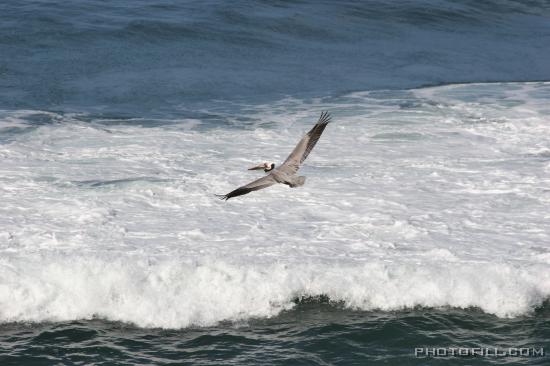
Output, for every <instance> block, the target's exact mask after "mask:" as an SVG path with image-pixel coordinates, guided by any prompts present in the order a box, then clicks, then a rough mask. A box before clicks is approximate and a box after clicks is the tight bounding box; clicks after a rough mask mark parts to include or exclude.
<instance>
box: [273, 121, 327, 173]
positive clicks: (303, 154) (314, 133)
mask: <svg viewBox="0 0 550 366" xmlns="http://www.w3.org/2000/svg"><path fill="white" fill-rule="evenodd" d="M329 122H330V114H328V112H323V113H321V117H319V120H318V121H317V123H316V124H315V126H313V128H312V129H311V130H309V132H308V133H307V134H306V135H305V136H304V137H302V139H301V140H300V142H298V145H296V147H295V148H294V150H292V152H291V153H290V155H289V156H288V158H286V160H285V162H284V163H283V164H282V165H281V167H280V168H279V169H283V170H285V171H286V172H287V173H291V174H294V173H296V172H297V171H298V169H299V168H300V164H302V163H303V162H304V160H306V158H307V156H308V155H309V153H310V152H311V150H313V147H314V146H315V144H316V143H317V141H319V138H320V137H321V134H322V133H323V131H324V130H325V127H327V124H328V123H329Z"/></svg>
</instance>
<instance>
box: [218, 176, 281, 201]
mask: <svg viewBox="0 0 550 366" xmlns="http://www.w3.org/2000/svg"><path fill="white" fill-rule="evenodd" d="M275 183H277V182H276V181H275V179H274V178H273V176H272V175H271V174H269V175H266V176H265V177H262V178H260V179H256V180H255V181H253V182H250V183H248V184H247V185H245V186H242V187H239V188H237V189H235V190H233V191H231V192H229V193H228V194H218V195H216V196H218V197H219V198H220V199H222V200H228V199H230V198H233V197H237V196H242V195H243V194H247V193H250V192H252V191H257V190H260V189H264V188H267V187H269V186H272V185H274V184H275Z"/></svg>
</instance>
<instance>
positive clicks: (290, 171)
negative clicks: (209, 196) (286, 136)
mask: <svg viewBox="0 0 550 366" xmlns="http://www.w3.org/2000/svg"><path fill="white" fill-rule="evenodd" d="M330 119H331V117H330V115H329V114H328V112H322V113H321V117H319V120H318V121H317V123H316V124H315V126H313V128H312V129H311V130H310V131H309V132H308V133H307V134H306V135H305V136H304V137H302V139H301V140H300V142H298V145H296V147H295V148H294V150H292V152H291V153H290V155H289V156H288V158H286V160H285V161H284V163H283V164H282V165H281V166H279V167H277V168H276V167H275V163H270V162H265V163H261V164H259V165H257V166H254V167H252V168H249V169H248V170H263V171H264V172H266V173H269V174H268V175H266V176H265V177H263V178H260V179H257V180H255V181H253V182H250V183H248V184H247V185H245V186H242V187H239V188H237V189H235V190H233V191H231V192H229V193H228V194H224V195H216V196H218V197H219V198H220V199H222V200H228V199H230V198H233V197H237V196H241V195H243V194H247V193H250V192H252V191H257V190H260V189H264V188H267V187H270V186H272V185H274V184H277V183H282V184H286V185H287V186H289V187H291V188H295V187H300V186H303V185H304V183H305V181H306V177H304V176H298V175H297V174H296V173H297V172H298V169H300V165H301V164H302V163H303V162H304V160H306V158H307V156H308V155H309V153H310V152H311V150H312V149H313V147H314V146H315V144H316V143H317V141H318V140H319V138H320V137H321V134H322V133H323V131H324V130H325V127H327V124H328V123H329V122H330Z"/></svg>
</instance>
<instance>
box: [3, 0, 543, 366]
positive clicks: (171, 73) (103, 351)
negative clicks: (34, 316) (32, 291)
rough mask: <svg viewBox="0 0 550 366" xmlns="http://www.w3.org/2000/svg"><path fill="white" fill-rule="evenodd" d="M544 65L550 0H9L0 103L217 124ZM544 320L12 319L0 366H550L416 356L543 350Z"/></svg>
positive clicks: (436, 315)
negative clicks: (167, 326)
mask: <svg viewBox="0 0 550 366" xmlns="http://www.w3.org/2000/svg"><path fill="white" fill-rule="evenodd" d="M549 65H550V1H542V0H541V1H535V0H532V1H497V0H486V1H476V0H460V1H443V0H441V1H438V0H419V1H406V0H400V1H255V2H252V1H226V2H224V1H220V0H216V1H176V0H162V1H143V0H136V1H128V0H113V1H100V0H90V1H82V0H74V1H30V0H29V1H12V0H8V1H2V2H1V3H0V109H2V110H8V111H10V110H21V109H29V110H43V111H54V112H56V113H59V114H60V115H63V114H67V113H70V112H78V113H86V115H85V116H83V117H82V118H81V119H80V120H81V121H85V120H86V118H90V119H92V118H96V117H98V116H99V117H101V118H106V119H109V120H114V121H115V122H116V121H118V120H121V119H123V120H124V121H126V123H133V122H132V120H131V119H130V118H132V117H137V118H161V120H160V121H163V120H162V118H167V119H170V118H179V117H193V118H199V119H201V120H203V121H204V120H209V121H211V123H214V124H215V123H218V119H217V118H216V113H217V111H220V110H223V111H227V110H231V109H232V108H236V107H235V106H239V108H242V106H243V105H244V106H246V105H257V104H259V103H270V102H273V101H277V100H280V99H281V98H285V97H293V98H302V99H303V98H318V97H324V96H333V97H334V96H336V97H337V96H339V95H343V94H345V93H347V92H349V91H356V90H375V89H378V90H383V89H407V88H415V87H419V86H426V85H439V84H447V83H456V82H494V81H495V82H496V81H533V80H550V66H549ZM37 115H38V114H37ZM37 118H38V117H37ZM51 118H52V117H51V115H45V116H44V119H40V118H39V119H37V120H36V125H40V124H49V123H54V122H55V121H52V120H51ZM141 121H142V122H140V123H143V120H141ZM156 121H157V122H154V121H152V122H151V124H153V123H158V120H156ZM136 123H137V122H136ZM161 123H162V122H161ZM219 123H223V121H221V120H220V121H219ZM239 123H242V125H246V121H245V120H243V121H240V122H239ZM0 164H1V161H0ZM136 306H139V304H136ZM549 319H550V313H549V311H548V305H545V306H543V307H542V308H540V309H538V310H537V311H536V312H535V314H529V315H526V316H524V317H518V318H513V319H503V318H497V317H495V316H493V315H489V314H485V313H483V312H481V311H479V310H476V309H470V310H458V309H439V310H435V309H430V310H423V309H416V310H408V311H403V312H396V313H388V312H386V313H384V312H360V311H351V310H344V309H342V308H340V307H339V306H335V305H332V304H327V303H325V302H322V301H321V302H312V303H304V304H299V305H298V307H297V308H296V309H295V310H292V311H288V312H285V313H283V314H281V315H279V316H277V317H274V318H271V319H251V320H250V321H249V322H247V323H246V324H231V323H227V324H219V325H217V326H215V327H208V328H192V329H175V330H174V329H172V330H161V329H143V328H137V327H134V326H132V325H131V324H121V323H113V322H108V321H105V320H101V319H96V320H82V321H74V322H63V323H37V324H20V323H4V324H0V365H2V366H3V365H54V364H56V365H61V364H63V365H68V364H81V365H88V364H97V365H112V364H120V365H133V364H159V365H160V364H163V365H171V364H173V365H180V364H190V365H200V364H204V365H216V364H233V365H254V364H274V365H275V364H276V365H332V364H335V365H366V364H387V365H426V364H429V365H440V364H441V365H443V364H444V365H483V364H494V365H499V364H510V365H516V364H528V365H547V364H550V361H549V359H548V357H505V358H480V357H467V358H416V357H414V348H415V347H422V346H433V347H452V346H462V347H484V346H488V347H502V348H505V347H545V350H546V353H549V352H550V325H549Z"/></svg>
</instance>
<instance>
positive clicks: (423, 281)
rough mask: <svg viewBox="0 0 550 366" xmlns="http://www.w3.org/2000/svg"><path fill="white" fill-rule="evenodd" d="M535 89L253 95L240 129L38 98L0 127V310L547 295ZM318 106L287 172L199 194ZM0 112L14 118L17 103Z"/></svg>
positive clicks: (549, 91) (469, 302)
mask: <svg viewBox="0 0 550 366" xmlns="http://www.w3.org/2000/svg"><path fill="white" fill-rule="evenodd" d="M549 95H550V84H548V83H521V84H517V83H516V84H473V85H453V86H447V87H438V88H428V89H421V90H413V91H395V92H363V93H353V94H351V95H347V96H344V97H340V98H336V99H324V100H309V101H300V100H295V99H288V100H283V101H280V102H279V103H275V104H271V105H261V106H253V107H249V108H246V109H245V110H246V112H242V113H243V114H244V117H246V118H247V119H248V120H251V121H257V123H255V125H254V126H255V127H248V128H246V129H243V128H233V127H231V128H209V129H201V128H200V125H199V124H198V122H197V121H191V125H190V124H189V121H182V122H181V123H170V124H169V125H166V126H158V127H152V128H145V127H135V126H132V125H131V124H126V125H113V124H112V122H110V123H109V124H108V125H106V124H104V123H102V122H103V121H95V122H94V121H92V122H87V123H84V122H79V116H78V115H71V116H63V115H52V116H50V118H52V119H54V120H55V122H56V123H53V124H52V123H50V124H39V125H32V124H30V125H31V126H32V128H21V129H20V131H15V132H14V131H10V132H9V133H10V134H11V135H10V138H9V139H8V140H5V141H4V142H2V140H0V182H1V184H0V195H1V196H2V201H3V202H2V205H1V206H0V321H4V322H5V321H29V320H30V321H44V320H70V319H79V318H90V317H93V316H99V317H103V318H107V319H111V320H121V321H127V322H133V323H136V324H138V325H140V326H152V327H166V328H177V327H185V326H189V325H207V324H213V323H216V322H219V321H223V320H242V319H249V318H252V317H266V316H273V315H276V314H277V313H279V312H280V311H282V310H284V309H288V308H290V307H292V306H293V299H295V298H299V297H302V296H316V295H328V296H329V297H330V298H331V299H332V300H334V301H340V302H342V304H343V305H344V306H348V307H350V308H354V309H383V310H395V309H401V308H405V307H412V306H417V305H419V306H427V307H438V306H456V307H471V306H476V307H479V308H481V309H483V310H484V311H486V312H489V313H493V314H496V315H498V316H517V315H521V314H529V312H531V311H532V310H533V309H534V308H535V307H536V306H539V305H541V304H542V302H543V301H544V300H545V299H548V298H549V297H550V266H549V265H548V264H549V263H550V262H549V258H550V214H549V212H550V211H549V210H548V208H549V204H550V189H549V187H550V160H549V158H548V155H547V154H546V153H545V152H547V151H550V142H549V139H548V136H550V124H549V123H548V121H549V120H550V108H548V107H547V106H546V104H547V100H548V96H549ZM321 109H328V110H330V111H331V112H332V113H333V115H334V123H332V124H331V125H330V126H329V127H328V129H327V131H326V133H325V134H324V135H323V137H322V139H321V140H320V142H319V144H318V146H317V147H316V148H315V150H314V151H313V152H312V154H311V155H310V157H309V158H308V160H307V162H306V165H305V166H304V168H303V170H302V171H301V172H303V174H304V175H306V176H307V177H308V180H307V182H306V185H305V186H304V187H302V188H299V189H290V188H288V187H286V186H280V187H279V186H277V187H272V188H270V189H268V190H264V191H259V192H253V193H251V194H249V195H248V196H245V197H242V198H236V199H232V200H230V201H228V202H221V201H219V200H217V199H216V198H215V197H214V196H213V194H214V193H226V192H228V191H230V190H231V189H234V188H235V187H237V186H238V185H240V184H243V183H246V182H248V181H250V180H252V179H254V178H255V177H257V176H258V173H255V172H249V171H247V170H246V168H247V167H248V166H249V165H251V164H254V163H257V162H259V161H264V160H271V159H273V160H278V161H282V160H284V158H285V157H286V155H287V153H288V152H289V151H290V150H291V149H292V147H293V145H294V144H295V142H296V140H297V139H298V138H299V137H300V135H301V134H302V133H303V132H304V131H305V130H306V129H307V128H308V127H309V126H310V125H311V123H313V121H314V120H315V119H316V116H317V115H318V113H319V111H320V110H321ZM40 113H42V114H43V113H45V112H35V114H40ZM0 116H1V117H0V118H1V121H7V123H11V124H12V125H13V123H14V121H17V123H18V124H19V126H24V125H25V120H28V119H29V118H32V117H33V112H32V111H15V112H2V113H0ZM1 121H0V125H1V123H2V122H1ZM0 127H1V126H0Z"/></svg>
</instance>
